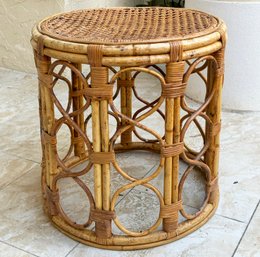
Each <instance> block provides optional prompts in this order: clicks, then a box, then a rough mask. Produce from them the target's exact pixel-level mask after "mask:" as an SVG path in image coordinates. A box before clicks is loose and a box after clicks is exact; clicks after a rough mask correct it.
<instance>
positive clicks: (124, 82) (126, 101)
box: [118, 68, 133, 144]
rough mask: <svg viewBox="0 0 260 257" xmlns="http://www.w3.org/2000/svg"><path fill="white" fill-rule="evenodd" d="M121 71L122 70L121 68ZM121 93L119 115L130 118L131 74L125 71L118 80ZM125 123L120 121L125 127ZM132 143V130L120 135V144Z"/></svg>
mask: <svg viewBox="0 0 260 257" xmlns="http://www.w3.org/2000/svg"><path fill="white" fill-rule="evenodd" d="M121 69H123V68H121ZM118 83H119V86H120V93H121V99H120V100H121V113H122V114H124V115H126V116H127V117H129V118H132V85H133V84H132V77H131V72H129V71H126V72H123V73H122V74H121V75H120V78H119V80H118ZM125 124H126V121H125V120H123V121H122V125H125ZM131 142H132V130H131V129H129V130H127V131H125V132H123V133H122V135H121V143H122V144H126V143H131Z"/></svg>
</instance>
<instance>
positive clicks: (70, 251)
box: [64, 243, 80, 257]
mask: <svg viewBox="0 0 260 257" xmlns="http://www.w3.org/2000/svg"><path fill="white" fill-rule="evenodd" d="M79 244H80V243H77V244H76V245H75V246H74V247H72V249H70V250H69V252H68V253H67V254H66V255H65V256H64V257H67V256H69V255H70V254H71V253H72V251H73V250H74V249H75V248H77V246H78V245H79Z"/></svg>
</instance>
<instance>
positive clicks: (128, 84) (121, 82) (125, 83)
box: [117, 79, 134, 87]
mask: <svg viewBox="0 0 260 257" xmlns="http://www.w3.org/2000/svg"><path fill="white" fill-rule="evenodd" d="M117 85H118V86H119V87H134V79H131V80H123V79H118V80H117Z"/></svg>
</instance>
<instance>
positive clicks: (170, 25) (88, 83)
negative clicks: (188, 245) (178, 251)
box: [31, 7, 226, 250]
mask: <svg viewBox="0 0 260 257" xmlns="http://www.w3.org/2000/svg"><path fill="white" fill-rule="evenodd" d="M31 43H32V46H33V49H34V56H35V63H36V67H37V71H38V80H39V106H40V127H41V141H42V150H43V158H42V190H43V198H44V204H45V211H46V213H47V214H48V215H49V216H50V219H51V220H52V222H53V223H54V225H55V226H56V227H57V228H58V229H60V230H61V231H62V232H63V233H65V234H67V235H68V236H70V237H72V238H74V239H76V240H78V241H80V242H82V243H85V244H88V245H92V246H96V247H100V248H106V249H116V250H133V249H142V248H148V247H154V246H158V245H162V244H165V243H169V242H172V241H174V240H176V239H179V238H181V237H183V236H185V235H187V234H189V233H191V232H192V231H194V230H196V229H197V228H199V227H200V226H202V225H203V224H204V223H205V222H206V221H207V220H208V219H209V218H210V217H211V216H212V215H213V214H214V212H215V210H216V208H217V205H218V198H219V191H218V157H219V134H220V128H221V92H222V85H223V77H224V50H225V46H226V27H225V24H224V23H223V22H222V21H221V20H219V19H218V18H216V17H213V16H211V15H209V14H206V13H202V12H199V11H195V10H188V9H173V8H161V7H153V8H112V9H92V10H79V11H73V12H69V13H63V14H58V15H54V16H52V17H48V18H46V19H45V20H43V21H41V22H40V23H39V24H38V25H37V26H35V27H34V29H33V32H32V40H31ZM158 64H162V65H163V66H164V68H162V66H158ZM86 66H87V67H88V68H90V72H89V73H88V74H84V70H87V67H86ZM65 71H67V72H65ZM68 71H69V73H70V76H68ZM140 73H146V74H149V75H151V76H153V77H154V78H155V79H157V80H158V81H159V83H160V86H161V92H160V94H158V96H157V98H156V99H154V100H153V101H151V102H150V101H149V100H147V99H144V98H142V97H141V96H140V95H139V92H138V90H139V89H138V87H137V86H136V84H137V83H138V81H137V80H136V78H137V77H138V76H139V74H140ZM109 74H113V75H112V76H111V75H109ZM193 74H196V75H198V76H199V77H200V78H201V80H202V82H203V84H204V87H205V88H206V94H205V99H204V101H203V103H201V104H200V105H199V107H197V108H196V107H192V106H189V105H188V104H187V102H186V101H185V91H186V87H187V84H188V82H189V79H190V77H191V75H193ZM205 74H206V75H205ZM60 81H62V82H63V83H64V84H65V85H67V87H68V92H67V95H68V98H67V102H66V106H64V103H63V102H62V101H61V100H60V98H59V96H57V92H56V90H55V89H56V87H57V86H58V84H59V83H58V82H60ZM119 97H120V108H118V107H116V105H115V99H117V98H119ZM133 97H135V98H136V101H140V102H141V103H142V104H143V107H141V108H139V109H137V110H135V111H133V110H134V108H133V103H134V101H133V99H132V98H133ZM162 106H165V107H164V109H162ZM155 113H157V114H158V115H159V116H160V118H161V119H162V120H163V122H158V124H160V125H163V126H164V133H163V134H162V135H161V134H159V133H158V132H156V130H155V128H150V127H148V126H146V125H145V123H144V122H143V121H144V120H145V119H146V118H148V117H150V116H151V115H153V114H155ZM110 117H111V118H113V119H114V120H115V122H116V130H115V132H114V134H113V135H111V134H110V133H109V132H110V131H109V128H110V127H109V120H110ZM201 120H203V121H204V123H203V124H201ZM90 123H91V130H92V137H91V138H90V137H89V136H88V133H87V131H88V130H89V125H90ZM192 124H193V125H195V126H196V128H197V130H198V132H199V134H200V136H201V138H202V141H203V145H202V147H201V149H200V150H195V149H194V147H192V146H189V144H187V143H186V140H185V139H186V137H187V131H188V130H189V128H190V126H191V125H192ZM62 126H66V127H67V128H68V129H69V132H70V138H68V139H67V141H68V142H70V144H69V148H68V150H67V152H66V154H65V156H64V157H61V156H60V154H59V150H58V143H59V138H60V137H58V135H59V134H60V129H61V127H62ZM140 131H143V132H145V133H146V134H147V135H150V137H149V136H147V137H149V138H146V136H145V135H143V134H142V133H141V132H140ZM133 135H134V136H135V137H134V136H133ZM118 139H120V140H118ZM130 150H137V151H138V150H143V151H153V152H156V153H158V154H159V155H160V159H159V162H158V165H157V167H155V169H154V171H153V172H152V173H149V175H148V176H146V177H143V178H140V179H137V178H135V177H133V176H131V175H130V174H128V173H127V171H126V170H124V169H123V168H122V167H121V165H120V163H118V160H117V153H118V152H121V151H130ZM180 162H183V163H185V164H186V165H187V168H186V169H185V171H184V172H183V174H182V175H180V174H179V170H180V167H179V166H180ZM82 163H84V168H82V166H81V165H82ZM112 166H113V168H114V169H115V171H116V172H117V173H118V176H121V177H122V178H123V179H124V180H126V181H127V182H126V183H125V184H123V185H119V186H118V188H117V189H116V191H115V192H114V193H113V194H112V192H111V191H112V190H111V183H113V180H111V171H110V170H111V167H112ZM74 168H76V169H74ZM92 168H93V173H90V171H91V170H92ZM194 169H197V170H200V171H201V172H202V173H203V175H204V177H205V199H204V201H203V203H202V205H201V207H200V208H199V209H198V210H197V211H196V212H194V213H188V212H187V210H186V209H185V208H184V205H185V201H184V199H183V191H184V186H185V184H186V183H187V178H188V177H189V176H190V174H191V172H192V171H193V170H194ZM161 173H163V181H162V182H163V190H162V192H161V191H160V190H159V189H158V188H157V187H156V186H155V185H154V183H153V181H154V179H156V178H158V176H159V175H160V174H161ZM86 174H91V175H92V177H93V181H94V189H93V192H92V191H91V189H90V186H89V185H88V183H86V182H85V181H84V180H83V179H82V177H83V176H84V175H86ZM66 178H71V179H73V181H74V182H75V186H77V187H79V188H81V189H82V190H83V191H84V193H85V195H86V197H85V199H84V200H85V201H86V200H87V201H88V206H89V215H88V217H87V218H86V220H85V221H84V222H82V223H79V222H78V220H73V219H72V218H71V216H70V215H68V213H67V211H66V210H64V209H63V207H62V204H61V202H62V197H63V196H62V194H61V193H60V188H59V182H60V181H61V180H63V179H66ZM136 186H142V187H144V188H145V189H146V190H151V191H152V192H153V193H154V196H155V197H156V198H157V200H158V205H159V206H158V207H159V208H160V211H159V213H158V216H157V218H156V220H155V221H154V224H152V225H151V226H150V227H149V228H147V229H145V230H140V231H136V230H132V229H131V228H127V227H126V226H125V225H123V224H122V223H121V220H120V215H118V213H117V210H116V203H117V202H118V199H119V197H120V195H121V194H122V193H124V192H127V191H131V189H133V188H135V187H136ZM133 208H134V207H133ZM180 215H182V217H183V218H184V219H185V220H184V221H182V222H179V217H180ZM91 225H94V229H92V228H93V227H91ZM115 227H117V229H118V230H120V231H121V233H123V235H122V234H118V233H117V232H115V230H114V229H115Z"/></svg>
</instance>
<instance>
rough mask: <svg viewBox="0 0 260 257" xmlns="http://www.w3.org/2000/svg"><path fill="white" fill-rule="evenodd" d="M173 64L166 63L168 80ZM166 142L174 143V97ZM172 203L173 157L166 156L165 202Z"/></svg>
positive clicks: (167, 110)
mask: <svg viewBox="0 0 260 257" xmlns="http://www.w3.org/2000/svg"><path fill="white" fill-rule="evenodd" d="M170 66H171V64H167V65H166V78H165V79H166V82H167V83H168V82H170V81H169V79H170V78H169V73H170V72H171V69H170ZM165 101H166V103H165V143H166V144H167V145H171V144H172V143H173V120H174V99H173V98H166V99H165ZM171 203H172V157H167V158H165V166H164V204H165V205H170V204H171ZM168 223H169V219H167V218H166V219H164V220H163V228H164V231H167V232H169V228H168Z"/></svg>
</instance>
